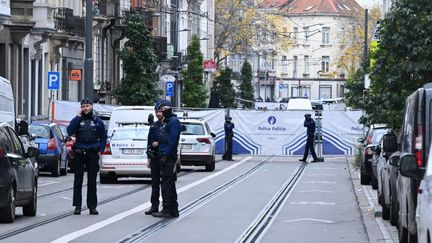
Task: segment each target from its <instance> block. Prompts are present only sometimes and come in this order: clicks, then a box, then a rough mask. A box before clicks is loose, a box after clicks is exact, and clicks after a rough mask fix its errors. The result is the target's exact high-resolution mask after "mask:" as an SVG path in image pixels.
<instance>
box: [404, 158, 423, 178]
mask: <svg viewBox="0 0 432 243" xmlns="http://www.w3.org/2000/svg"><path fill="white" fill-rule="evenodd" d="M399 171H400V173H401V175H403V176H405V177H409V178H412V179H417V178H418V177H419V175H420V169H419V167H418V165H417V158H416V157H415V156H414V155H413V154H407V155H404V156H402V157H401V159H400V161H399Z"/></svg>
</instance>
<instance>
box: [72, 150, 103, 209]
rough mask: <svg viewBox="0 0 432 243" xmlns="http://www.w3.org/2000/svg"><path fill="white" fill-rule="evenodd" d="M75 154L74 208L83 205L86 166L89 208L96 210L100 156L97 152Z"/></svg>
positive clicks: (82, 151) (87, 151) (84, 151)
mask: <svg viewBox="0 0 432 243" xmlns="http://www.w3.org/2000/svg"><path fill="white" fill-rule="evenodd" d="M79 151H81V152H74V156H75V162H74V163H75V165H74V168H75V175H74V190H73V204H72V206H75V207H80V208H81V205H82V184H83V176H84V166H85V168H86V170H87V207H88V208H89V209H90V208H91V209H96V207H97V195H96V177H97V173H98V171H99V155H98V153H97V152H96V151H95V150H83V149H81V150H79Z"/></svg>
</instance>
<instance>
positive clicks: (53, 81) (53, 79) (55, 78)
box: [48, 72, 60, 90]
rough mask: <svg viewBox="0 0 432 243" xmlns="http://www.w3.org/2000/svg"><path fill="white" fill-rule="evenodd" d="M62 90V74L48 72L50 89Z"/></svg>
mask: <svg viewBox="0 0 432 243" xmlns="http://www.w3.org/2000/svg"><path fill="white" fill-rule="evenodd" d="M59 88H60V72H48V89H51V90H58V89H59Z"/></svg>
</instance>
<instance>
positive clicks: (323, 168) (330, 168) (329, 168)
mask: <svg viewBox="0 0 432 243" xmlns="http://www.w3.org/2000/svg"><path fill="white" fill-rule="evenodd" d="M309 169H310V170H336V168H334V167H312V168H309Z"/></svg>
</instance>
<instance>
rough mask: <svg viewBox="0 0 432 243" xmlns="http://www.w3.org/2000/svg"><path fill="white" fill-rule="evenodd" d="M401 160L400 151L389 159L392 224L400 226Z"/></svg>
mask: <svg viewBox="0 0 432 243" xmlns="http://www.w3.org/2000/svg"><path fill="white" fill-rule="evenodd" d="M399 160H400V152H399V151H396V152H395V153H393V154H392V155H391V156H390V158H389V160H388V165H390V178H389V184H390V224H391V225H393V226H398V224H399V201H398V185H397V183H398V177H399ZM388 165H387V166H388ZM386 203H387V202H386Z"/></svg>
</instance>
